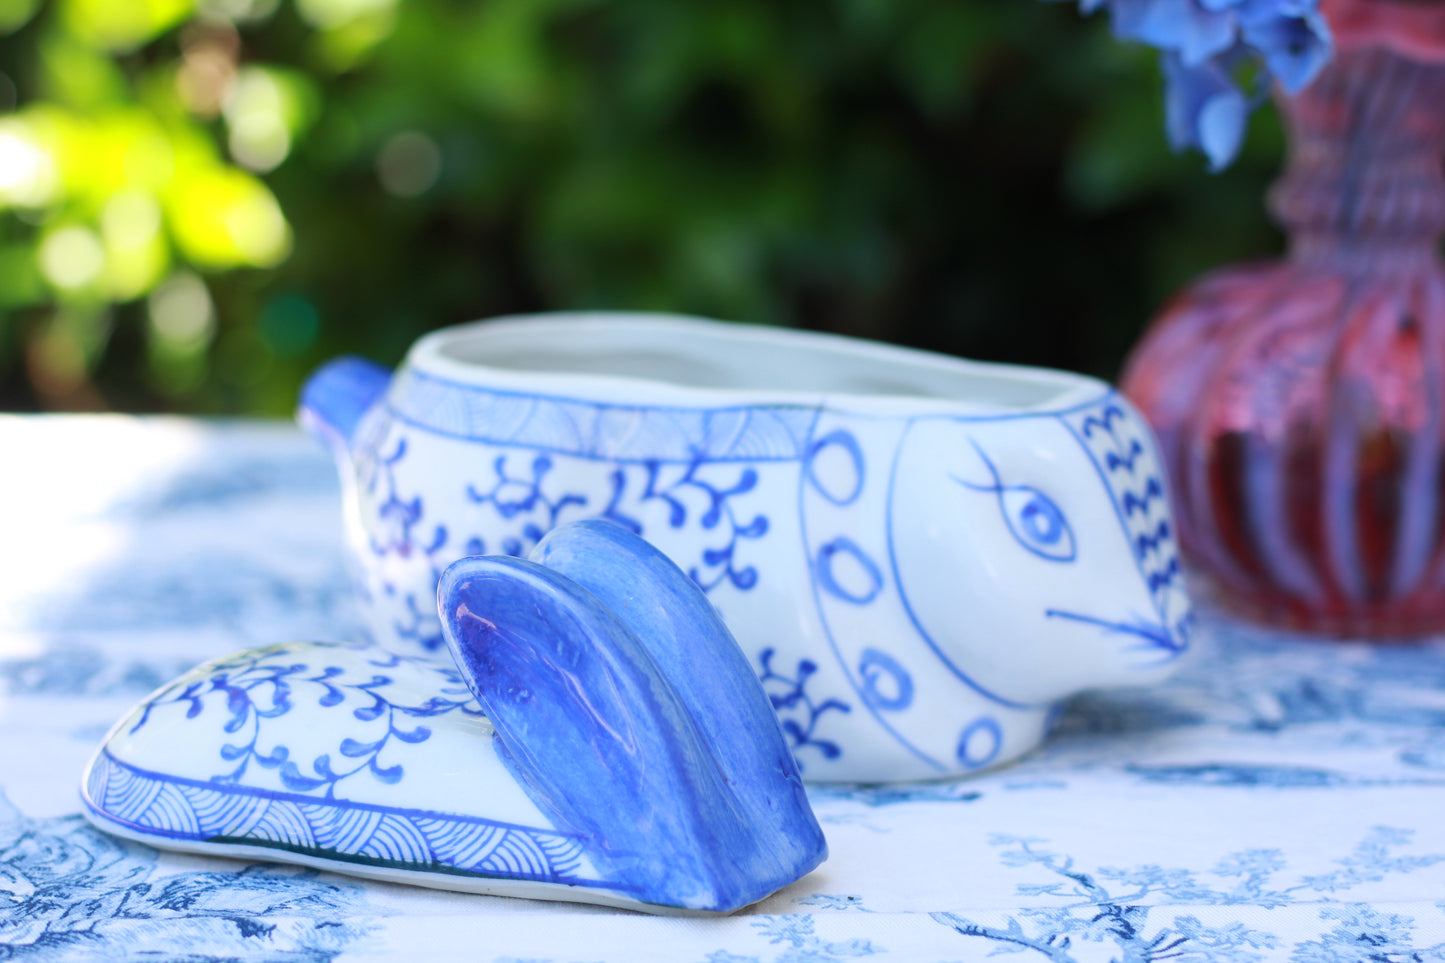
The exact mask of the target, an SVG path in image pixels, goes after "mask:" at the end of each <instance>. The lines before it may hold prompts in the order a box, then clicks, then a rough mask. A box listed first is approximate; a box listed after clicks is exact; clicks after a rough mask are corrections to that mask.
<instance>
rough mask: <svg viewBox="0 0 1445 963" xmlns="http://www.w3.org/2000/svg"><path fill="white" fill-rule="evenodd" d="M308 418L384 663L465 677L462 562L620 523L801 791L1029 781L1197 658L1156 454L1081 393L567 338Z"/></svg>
mask: <svg viewBox="0 0 1445 963" xmlns="http://www.w3.org/2000/svg"><path fill="white" fill-rule="evenodd" d="M300 416H301V419H302V421H303V423H304V424H306V425H307V426H308V428H310V429H311V430H312V431H313V432H315V433H316V434H318V435H319V436H321V437H323V438H324V439H325V440H326V441H327V442H328V443H329V444H330V445H331V446H332V448H333V450H334V451H335V453H336V455H337V459H338V463H339V465H340V469H341V473H342V477H343V482H344V489H345V493H346V507H345V515H346V519H347V526H348V531H349V541H350V545H351V548H352V550H353V554H354V558H355V561H356V562H357V565H358V578H359V581H360V584H361V588H362V593H361V594H362V597H363V604H364V605H365V607H366V608H367V609H368V612H369V622H370V625H371V628H372V631H373V633H374V635H375V638H376V640H377V641H378V642H379V643H380V644H381V645H383V646H385V647H387V648H389V649H394V650H396V651H402V652H413V653H425V652H437V653H438V654H442V653H441V651H440V650H441V644H442V634H441V629H440V625H439V623H438V621H437V616H436V613H435V609H434V606H433V601H432V600H433V598H434V593H435V589H436V585H437V581H438V579H439V577H440V575H441V573H442V571H443V570H444V569H445V568H446V567H447V565H448V564H450V563H451V562H452V561H453V560H455V559H457V558H460V557H463V556H469V555H482V554H488V553H491V554H505V555H517V556H520V555H525V554H527V553H528V552H530V551H531V550H532V549H533V547H534V546H535V545H536V544H537V543H538V542H539V541H540V540H541V539H542V537H543V536H544V535H545V534H546V533H547V532H548V531H550V530H551V529H553V528H554V527H556V526H557V525H559V524H562V523H564V522H567V521H569V520H572V519H578V518H592V517H595V518H605V519H609V520H611V521H613V522H615V523H616V524H618V525H621V526H623V527H624V528H627V529H629V530H631V531H633V532H636V533H639V534H641V535H642V536H643V537H644V538H646V539H647V540H648V541H650V542H651V543H653V544H654V545H656V546H657V547H658V548H659V549H661V550H662V551H663V552H664V553H666V554H667V555H668V556H669V557H670V558H672V559H673V560H674V561H675V562H676V563H677V564H678V565H679V566H680V567H681V568H682V569H683V570H684V571H686V572H687V573H688V574H689V575H691V576H692V578H693V579H694V580H695V581H696V582H697V583H698V584H699V585H700V586H701V587H702V588H703V589H704V590H705V591H706V592H707V594H708V598H709V599H710V601H711V602H712V603H713V604H714V605H715V606H716V607H717V609H718V610H719V611H720V612H721V613H722V614H723V616H724V618H725V619H726V621H727V623H728V625H729V627H730V628H731V629H732V631H733V634H734V635H735V636H736V638H737V639H738V641H739V643H740V644H741V645H742V647H743V649H744V651H745V652H746V654H747V656H748V657H749V658H750V659H751V660H752V663H753V667H754V670H755V672H756V673H757V675H758V676H759V678H761V680H762V682H763V685H764V688H765V690H766V691H767V692H768V694H769V696H770V698H771V701H772V704H773V706H774V708H775V709H776V711H777V713H778V715H779V716H780V718H781V721H782V725H783V728H784V731H785V732H786V733H787V735H788V738H789V740H790V743H791V745H792V749H793V752H794V753H795V755H796V757H797V759H798V762H799V764H800V765H801V766H802V769H803V774H804V778H805V779H809V780H816V781H855V782H879V781H889V780H911V779H928V778H938V777H944V776H950V775H957V774H961V773H967V772H971V771H975V770H977V769H980V768H982V767H986V766H992V765H996V764H999V763H1002V762H1005V761H1008V760H1010V759H1013V758H1016V757H1017V756H1019V755H1020V754H1022V753H1023V752H1026V751H1027V750H1028V749H1030V748H1032V747H1033V746H1034V745H1036V744H1037V743H1038V741H1039V740H1040V739H1041V738H1042V737H1043V735H1044V733H1045V731H1046V729H1047V726H1048V723H1049V720H1050V718H1051V716H1052V713H1053V711H1054V709H1055V708H1056V707H1057V705H1058V704H1059V703H1060V701H1061V700H1063V699H1064V698H1066V697H1067V696H1069V695H1072V694H1074V693H1076V692H1079V691H1080V690H1083V689H1088V688H1094V687H1100V686H1109V685H1121V684H1124V685H1128V684H1142V683H1149V682H1153V681H1157V680H1159V679H1161V678H1162V677H1163V676H1164V675H1165V674H1167V673H1168V672H1169V671H1170V668H1171V664H1172V663H1173V662H1174V661H1175V660H1176V658H1177V657H1178V656H1179V655H1180V654H1181V653H1182V652H1183V651H1184V650H1185V648H1186V647H1187V631H1188V625H1189V618H1190V614H1189V602H1188V598H1187V596H1186V594H1185V591H1184V586H1183V584H1182V576H1181V573H1180V569H1179V562H1178V558H1177V554H1176V547H1175V543H1174V540H1173V534H1172V530H1171V524H1170V518H1169V508H1168V504H1167V500H1166V497H1165V490H1164V479H1163V477H1162V475H1161V473H1160V470H1159V464H1158V460H1157V458H1156V455H1155V446H1154V441H1153V438H1152V436H1151V435H1150V432H1149V429H1148V427H1147V426H1146V425H1145V423H1144V422H1143V421H1142V419H1141V418H1140V417H1139V416H1138V415H1137V413H1135V412H1134V410H1133V409H1132V408H1131V407H1130V406H1129V404H1128V403H1127V402H1126V401H1125V400H1124V399H1123V398H1122V397H1120V396H1119V395H1118V394H1117V393H1116V392H1115V391H1113V390H1112V389H1111V388H1110V387H1109V386H1107V385H1105V384H1103V383H1101V382H1098V381H1095V380H1093V379H1090V378H1086V377H1083V376H1079V375H1073V374H1067V373H1063V372H1056V371H1048V370H1042V369H1032V368H1019V367H1010V366H1003V365H989V364H979V363H973V362H967V361H961V360H957V359H952V358H945V357H941V356H937V355H932V354H928V353H925V352H919V351H911V350H907V349H902V348H895V347H890V346H885V345H879V344H873V343H869V342H862V341H856V340H851V339H846V338H840V337H835V336H827V335H819V334H810V333H804V332H797V331H787V330H780V329H772V328H763V327H756V326H749V325H739V324H725V323H719V322H709V321H702V320H697V319H686V318H676V317H665V316H649V315H607V314H602V315H550V316H536V317H520V318H509V319H498V320H494V321H487V322H480V323H475V324H471V325H463V326H460V327H456V328H448V329H443V330H441V331H438V332H436V333H433V334H431V335H429V336H427V337H425V338H423V339H421V340H420V341H418V342H417V344H416V345H414V346H413V348H412V351H411V353H410V354H409V356H408V358H407V361H406V363H405V364H404V365H403V367H402V368H401V369H400V371H399V372H398V373H397V374H396V376H395V377H393V376H391V374H390V373H389V372H387V371H385V370H384V369H381V368H379V367H378V366H376V365H374V364H372V363H370V362H366V361H362V360H360V359H353V358H343V359H339V360H337V361H334V362H332V363H330V364H329V365H327V366H326V367H324V368H323V369H321V371H319V372H318V373H317V374H316V375H315V376H314V377H313V378H312V379H311V381H310V382H309V383H308V385H307V387H306V389H305V391H304V393H303V397H302V402H301V415H300ZM443 657H445V656H444V654H443Z"/></svg>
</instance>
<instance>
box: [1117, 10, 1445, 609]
mask: <svg viewBox="0 0 1445 963" xmlns="http://www.w3.org/2000/svg"><path fill="white" fill-rule="evenodd" d="M1322 7H1323V9H1324V12H1325V14H1326V16H1327V17H1328V18H1329V21H1330V26H1331V29H1332V31H1333V33H1334V35H1335V45H1336V54H1335V58H1334V59H1333V61H1332V62H1331V63H1330V65H1329V66H1327V67H1326V68H1325V70H1324V71H1323V72H1322V73H1321V74H1320V76H1319V77H1318V78H1316V80H1315V81H1314V83H1313V84H1311V85H1310V86H1309V87H1308V88H1306V90H1305V91H1303V92H1302V93H1300V94H1299V95H1297V96H1295V97H1293V98H1286V97H1281V98H1280V100H1279V104H1280V108H1281V110H1282V111H1283V113H1284V116H1285V119H1286V128H1287V130H1288V133H1289V137H1290V150H1289V156H1288V161H1287V163H1286V168H1285V172H1284V174H1283V176H1282V177H1281V178H1280V180H1279V181H1278V182H1277V183H1276V184H1275V186H1274V187H1273V189H1272V190H1271V192H1270V196H1269V206H1270V210H1271V213H1272V214H1273V215H1274V217H1275V219H1276V221H1277V222H1278V223H1280V225H1281V226H1282V227H1284V228H1285V230H1286V231H1287V232H1288V234H1289V238H1290V244H1289V253H1288V255H1287V257H1285V258H1284V259H1282V260H1279V261H1273V262H1265V263H1257V264H1250V265H1242V266H1236V267H1231V268H1226V269H1223V270H1221V271H1217V272H1214V273H1212V274H1209V275H1207V276H1205V277H1203V278H1201V279H1200V280H1199V281H1197V282H1196V283H1194V284H1193V285H1191V286H1190V287H1188V288H1187V289H1185V290H1184V291H1183V292H1181V293H1180V294H1179V295H1178V296H1176V298H1175V299H1174V300H1173V301H1172V302H1171V303H1170V304H1168V305H1167V306H1166V307H1165V309H1164V310H1163V312H1162V313H1161V315H1160V316H1159V317H1158V318H1157V319H1156V320H1155V321H1154V323H1153V325H1152V326H1151V328H1150V329H1149V331H1148V333H1147V334H1146V336H1145V337H1144V339H1143V341H1142V342H1141V343H1140V344H1139V346H1138V347H1137V348H1136V349H1135V351H1134V353H1133V355H1132V356H1131V357H1130V359H1129V361H1128V363H1127V365H1126V367H1125V372H1124V378H1123V388H1124V391H1125V393H1126V394H1127V395H1128V396H1129V397H1130V398H1131V399H1133V400H1134V402H1135V403H1136V404H1137V405H1138V406H1139V407H1140V408H1141V409H1142V410H1143V412H1144V413H1145V415H1146V416H1148V418H1149V419H1150V421H1152V422H1153V424H1154V426H1155V428H1156V430H1157V431H1158V434H1159V438H1160V442H1161V444H1162V447H1163V455H1164V458H1165V461H1166V465H1167V470H1168V472H1169V475H1170V480H1171V483H1172V491H1173V496H1174V499H1175V517H1176V519H1177V524H1178V527H1179V531H1178V535H1179V539H1180V543H1181V546H1182V548H1183V549H1184V551H1185V553H1186V554H1187V557H1188V558H1189V559H1190V560H1191V561H1192V562H1193V569H1194V571H1195V572H1196V573H1198V574H1202V575H1203V576H1204V577H1205V578H1206V580H1208V581H1210V582H1212V583H1214V584H1213V587H1214V588H1215V589H1216V591H1215V592H1214V593H1213V594H1215V595H1216V596H1217V597H1218V598H1220V599H1221V600H1222V601H1223V602H1225V603H1226V604H1229V605H1231V606H1233V607H1235V608H1237V609H1239V610H1242V611H1243V612H1245V613H1246V614H1248V615H1251V616H1253V617H1255V618H1258V619H1261V620H1263V621H1266V622H1269V623H1273V624H1280V625H1287V626H1291V627H1296V628H1303V629H1307V630H1311V631H1319V632H1326V633H1330V634H1337V635H1352V636H1372V637H1410V636H1417V635H1421V634H1424V633H1429V632H1437V631H1442V630H1445V261H1442V259H1441V256H1440V240H1441V236H1442V234H1445V3H1441V2H1423V3H1422V2H1401V0H1395V2H1389V0H1336V2H1330V0H1326V2H1324V3H1323V4H1322Z"/></svg>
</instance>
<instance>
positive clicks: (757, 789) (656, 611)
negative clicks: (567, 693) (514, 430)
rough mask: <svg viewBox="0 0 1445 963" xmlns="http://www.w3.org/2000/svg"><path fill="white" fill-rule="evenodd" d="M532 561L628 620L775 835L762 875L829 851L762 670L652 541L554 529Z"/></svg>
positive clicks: (586, 525)
mask: <svg viewBox="0 0 1445 963" xmlns="http://www.w3.org/2000/svg"><path fill="white" fill-rule="evenodd" d="M530 557H531V559H532V561H535V562H537V563H539V564H541V565H544V566H546V567H547V568H549V569H551V570H552V571H554V572H559V573H561V574H562V575H565V576H567V577H568V578H570V579H571V580H572V581H574V582H576V583H577V584H578V585H580V586H582V587H583V588H584V589H586V590H587V591H588V592H590V593H591V594H592V595H594V596H596V597H597V599H598V600H600V601H601V602H602V604H604V605H606V606H607V607H608V608H609V609H611V610H612V611H613V612H615V613H617V614H618V615H619V616H621V617H622V618H623V619H624V620H625V621H626V623H627V627H628V628H629V629H631V630H632V632H633V633H634V634H635V635H636V636H637V639H638V641H639V642H641V643H642V645H643V647H644V648H646V649H647V652H648V654H649V655H650V656H651V657H652V660H653V662H654V663H655V664H656V665H657V667H658V669H659V670H661V672H662V674H663V676H664V677H666V679H667V681H668V683H669V684H670V685H671V686H672V687H673V688H674V689H675V690H676V691H677V693H678V695H679V697H680V698H681V701H682V704H683V706H684V707H686V709H687V710H688V711H689V713H690V714H691V715H692V716H693V721H694V722H695V723H696V724H697V727H698V729H699V730H700V731H701V732H702V734H703V737H704V738H705V739H707V740H708V741H709V742H710V743H711V745H712V751H713V754H714V756H715V757H716V759H717V763H718V765H719V766H720V767H721V769H722V772H723V775H724V777H725V778H726V780H727V782H728V785H729V786H731V787H732V788H733V791H734V792H735V793H736V794H737V796H738V798H739V799H740V800H741V802H742V805H743V807H744V809H745V810H746V811H747V812H748V813H749V814H751V817H752V818H753V819H754V820H755V821H756V822H757V823H758V824H759V825H760V826H766V828H767V830H768V831H769V832H771V833H772V834H773V835H774V837H775V838H776V842H775V844H774V846H775V848H774V849H772V850H771V851H769V852H768V853H767V854H766V858H767V859H769V860H772V861H775V865H772V866H758V867H756V869H755V871H756V872H758V873H764V874H766V873H769V872H773V873H776V872H783V871H786V870H788V869H790V868H794V867H796V866H798V865H801V864H804V863H807V861H808V860H809V859H812V860H813V863H812V864H811V865H809V869H811V868H812V866H816V865H817V863H819V862H821V861H822V859H823V858H825V857H826V855H827V852H828V848H827V842H826V841H825V840H824V838H823V830H822V828H821V827H820V826H819V825H818V821H817V819H816V818H815V817H814V816H813V810H812V808H811V807H810V806H809V804H808V797H807V793H806V791H805V790H804V789H803V777H802V774H801V773H800V772H799V770H798V763H797V760H796V759H795V758H794V756H793V753H792V750H791V749H790V748H789V746H788V741H787V738H786V737H785V736H784V735H783V730H782V726H781V725H780V724H779V722H778V717H777V715H776V713H774V711H773V708H772V704H771V703H770V701H769V700H768V697H767V694H766V693H765V692H764V691H763V687H762V684H761V683H760V682H759V681H758V677H757V674H756V671H755V670H754V669H753V667H752V665H750V664H749V662H748V658H747V656H746V655H744V654H743V650H742V648H741V647H740V646H739V645H738V644H737V642H736V640H734V639H733V636H732V633H731V632H729V631H728V627H727V625H726V624H725V623H724V622H723V620H722V616H721V615H719V614H718V611H717V609H716V608H714V607H713V605H712V603H711V602H709V601H708V598H707V596H706V595H704V594H703V592H702V590H701V589H700V588H699V587H698V586H697V583H695V582H694V581H693V580H692V579H691V578H689V577H688V576H687V574H686V573H684V572H683V571H682V569H680V568H678V567H677V565H675V564H674V563H673V561H672V560H671V559H670V558H668V557H667V556H666V555H664V554H663V553H662V552H660V551H659V550H658V549H657V548H655V547H654V546H653V545H652V544H651V543H650V542H648V541H647V540H646V539H643V538H641V537H639V536H637V535H634V534H633V533H632V532H630V531H628V530H627V529H625V528H623V527H621V526H620V525H617V524H614V523H613V522H609V521H605V520H602V519H588V520H584V521H578V522H572V523H570V524H567V525H563V526H561V527H559V528H555V529H553V530H552V531H551V532H549V533H548V534H547V535H546V537H544V538H543V539H542V541H541V542H540V543H538V545H537V547H536V548H535V549H533V550H532V553H531V556H530Z"/></svg>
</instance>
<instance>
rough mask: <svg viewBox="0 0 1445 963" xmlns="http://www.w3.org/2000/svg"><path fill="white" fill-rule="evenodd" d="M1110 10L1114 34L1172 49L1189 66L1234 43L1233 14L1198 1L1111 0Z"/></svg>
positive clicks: (1125, 38)
mask: <svg viewBox="0 0 1445 963" xmlns="http://www.w3.org/2000/svg"><path fill="white" fill-rule="evenodd" d="M1110 10H1111V12H1112V13H1113V27H1114V33H1115V35H1116V36H1118V37H1120V38H1122V39H1124V40H1137V41H1138V42H1140V43H1147V44H1149V45H1150V46H1152V47H1158V48H1159V49H1160V50H1172V51H1176V52H1178V53H1179V54H1180V55H1181V56H1182V57H1183V59H1184V62H1185V63H1187V64H1190V65H1194V64H1200V63H1203V62H1204V61H1206V60H1208V59H1209V58H1211V57H1213V56H1215V55H1217V54H1220V53H1223V52H1224V51H1226V50H1228V49H1229V48H1230V47H1232V46H1233V45H1234V41H1235V35H1236V30H1237V23H1236V18H1235V16H1234V14H1233V13H1232V12H1230V11H1226V10H1220V11H1212V10H1206V9H1205V8H1204V7H1203V6H1201V5H1200V3H1199V0H1114V2H1113V4H1112V5H1111V6H1110Z"/></svg>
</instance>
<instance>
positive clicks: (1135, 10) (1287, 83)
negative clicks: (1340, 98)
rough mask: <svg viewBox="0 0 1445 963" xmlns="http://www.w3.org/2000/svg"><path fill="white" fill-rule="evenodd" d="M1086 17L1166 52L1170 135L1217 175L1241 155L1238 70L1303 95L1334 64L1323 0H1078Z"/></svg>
mask: <svg viewBox="0 0 1445 963" xmlns="http://www.w3.org/2000/svg"><path fill="white" fill-rule="evenodd" d="M1079 6H1080V9H1082V10H1083V12H1084V13H1093V12H1095V11H1097V10H1099V9H1101V8H1107V9H1108V11H1109V15H1110V21H1111V25H1112V27H1113V30H1114V34H1115V36H1117V37H1119V38H1120V39H1123V40H1134V41H1138V42H1139V43H1146V44H1149V45H1150V46H1153V47H1157V48H1159V50H1160V52H1161V53H1160V57H1161V66H1162V69H1163V72H1164V87H1165V113H1166V116H1165V130H1166V132H1167V134H1168V136H1169V143H1170V144H1171V145H1172V146H1173V147H1174V149H1175V150H1183V149H1184V148H1186V147H1195V148H1198V149H1199V150H1201V151H1203V152H1204V155H1205V156H1206V157H1207V158H1208V159H1209V166H1210V168H1211V169H1212V170H1220V169H1221V168H1223V167H1226V166H1228V164H1229V163H1230V161H1232V160H1234V158H1235V155H1237V154H1238V153H1239V146H1240V144H1241V142H1242V141H1243V140H1244V127H1245V123H1246V122H1247V121H1248V119H1249V112H1250V109H1251V108H1252V107H1253V106H1254V105H1255V104H1256V103H1257V102H1258V101H1259V100H1260V99H1261V95H1262V89H1263V85H1261V91H1255V92H1251V93H1249V94H1246V92H1245V91H1244V90H1242V89H1240V86H1239V83H1238V82H1237V81H1236V79H1235V75H1234V74H1235V70H1236V68H1238V67H1239V66H1240V65H1241V64H1242V63H1244V62H1246V61H1253V62H1255V63H1257V64H1258V65H1259V66H1260V67H1261V68H1262V69H1263V72H1264V74H1265V78H1264V79H1265V80H1268V78H1270V77H1273V78H1274V79H1275V80H1277V81H1278V82H1279V84H1280V86H1281V87H1282V88H1283V89H1284V91H1285V92H1286V93H1290V94H1293V93H1297V92H1298V91H1299V90H1300V89H1302V88H1303V87H1304V86H1305V85H1306V84H1308V83H1309V82H1310V81H1311V80H1313V79H1314V76H1315V74H1317V73H1319V71H1320V68H1322V67H1323V66H1324V65H1325V62H1326V61H1328V60H1329V58H1330V32H1329V27H1328V26H1327V25H1326V24H1325V19H1324V17H1323V16H1322V15H1321V14H1320V12H1319V9H1318V0H1079Z"/></svg>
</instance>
